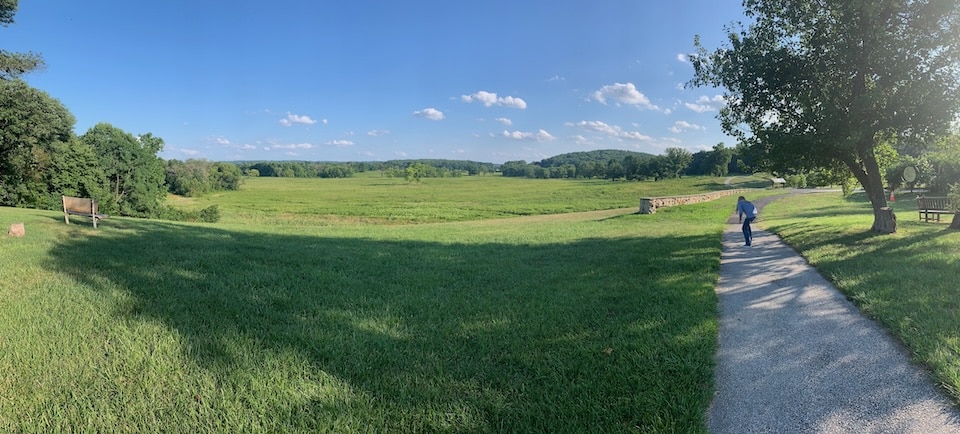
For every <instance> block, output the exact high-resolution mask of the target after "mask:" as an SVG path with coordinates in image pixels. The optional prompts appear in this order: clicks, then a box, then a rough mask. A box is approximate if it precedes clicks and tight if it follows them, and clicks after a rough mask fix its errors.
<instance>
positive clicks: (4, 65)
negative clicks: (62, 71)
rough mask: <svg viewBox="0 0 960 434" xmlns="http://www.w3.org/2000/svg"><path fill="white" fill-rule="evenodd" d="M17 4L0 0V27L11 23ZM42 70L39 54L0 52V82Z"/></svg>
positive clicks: (8, 0) (13, 1)
mask: <svg viewBox="0 0 960 434" xmlns="http://www.w3.org/2000/svg"><path fill="white" fill-rule="evenodd" d="M17 3H18V2H17V0H0V26H4V27H6V26H8V25H10V24H11V23H13V15H14V14H16V12H17ZM43 68H44V63H43V58H42V57H40V55H39V54H36V53H33V52H27V53H15V52H11V51H7V50H0V80H15V79H18V78H20V77H21V76H22V75H23V74H26V73H28V72H32V71H39V70H42V69H43Z"/></svg>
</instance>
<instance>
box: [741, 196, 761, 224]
mask: <svg viewBox="0 0 960 434" xmlns="http://www.w3.org/2000/svg"><path fill="white" fill-rule="evenodd" d="M756 212H757V207H755V206H753V204H752V203H750V201H748V200H741V201H738V202H737V216H739V217H740V219H741V220H742V219H743V215H744V214H746V215H747V218H751V217H756V216H757V214H756Z"/></svg>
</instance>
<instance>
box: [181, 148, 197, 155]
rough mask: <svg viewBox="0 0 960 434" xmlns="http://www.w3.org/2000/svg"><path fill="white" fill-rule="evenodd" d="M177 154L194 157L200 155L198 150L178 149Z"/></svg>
mask: <svg viewBox="0 0 960 434" xmlns="http://www.w3.org/2000/svg"><path fill="white" fill-rule="evenodd" d="M177 152H179V153H181V154H184V155H189V156H194V155H197V154H199V153H200V151H198V150H196V149H178V150H177Z"/></svg>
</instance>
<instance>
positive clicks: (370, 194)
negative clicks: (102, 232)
mask: <svg viewBox="0 0 960 434" xmlns="http://www.w3.org/2000/svg"><path fill="white" fill-rule="evenodd" d="M320 181H321V182H318V180H316V179H305V178H247V179H246V181H245V184H244V185H243V188H242V189H241V190H239V191H231V192H223V193H218V194H212V195H208V196H205V197H201V198H179V197H171V201H172V202H173V203H175V204H176V205H177V206H179V207H182V208H185V209H200V208H204V207H207V206H210V205H213V204H216V205H218V206H219V207H220V209H221V211H222V215H223V219H222V222H223V223H227V224H230V223H238V224H269V225H281V226H291V227H299V226H307V227H314V226H317V225H354V224H404V223H433V222H449V221H465V220H481V219H496V218H505V217H516V216H526V215H543V214H560V213H569V212H579V211H591V210H601V209H616V208H637V209H639V207H640V197H645V196H669V195H674V194H686V193H692V192H696V191H711V190H721V189H726V188H731V187H745V188H749V187H765V186H766V185H767V182H765V181H763V180H761V179H758V178H735V179H734V181H735V182H734V183H733V185H724V179H723V178H693V179H689V178H684V179H671V180H664V181H659V182H652V181H651V182H611V181H605V180H531V179H525V178H504V177H501V176H496V175H489V176H473V177H462V178H427V179H423V180H422V181H421V182H419V183H408V182H406V181H404V180H403V179H398V178H384V177H381V176H379V173H378V172H374V173H365V174H363V176H358V177H355V178H344V179H329V180H320Z"/></svg>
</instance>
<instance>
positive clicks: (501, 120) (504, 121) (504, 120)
mask: <svg viewBox="0 0 960 434" xmlns="http://www.w3.org/2000/svg"><path fill="white" fill-rule="evenodd" d="M495 120H496V121H497V122H500V123H501V124H504V125H507V126H510V125H513V121H511V120H510V119H508V118H496V119H495Z"/></svg>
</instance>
